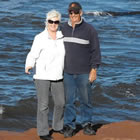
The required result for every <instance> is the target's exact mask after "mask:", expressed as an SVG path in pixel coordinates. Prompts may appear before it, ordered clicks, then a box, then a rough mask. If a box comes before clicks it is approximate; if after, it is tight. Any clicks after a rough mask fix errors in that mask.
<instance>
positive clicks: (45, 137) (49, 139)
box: [40, 135, 53, 140]
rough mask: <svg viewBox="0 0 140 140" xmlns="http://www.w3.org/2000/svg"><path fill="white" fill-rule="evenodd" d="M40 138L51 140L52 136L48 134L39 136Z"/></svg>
mask: <svg viewBox="0 0 140 140" xmlns="http://www.w3.org/2000/svg"><path fill="white" fill-rule="evenodd" d="M40 139H41V140H53V137H52V136H50V135H46V136H40Z"/></svg>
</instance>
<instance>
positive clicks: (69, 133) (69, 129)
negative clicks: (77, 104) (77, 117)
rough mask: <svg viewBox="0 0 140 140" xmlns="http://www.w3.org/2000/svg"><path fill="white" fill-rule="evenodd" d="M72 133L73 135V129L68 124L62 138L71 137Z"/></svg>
mask: <svg viewBox="0 0 140 140" xmlns="http://www.w3.org/2000/svg"><path fill="white" fill-rule="evenodd" d="M74 135H75V133H74V129H73V128H71V127H70V126H65V130H64V138H68V137H72V136H74Z"/></svg>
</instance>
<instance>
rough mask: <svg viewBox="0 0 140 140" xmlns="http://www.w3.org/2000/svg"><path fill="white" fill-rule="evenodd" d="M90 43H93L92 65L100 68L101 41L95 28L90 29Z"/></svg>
mask: <svg viewBox="0 0 140 140" xmlns="http://www.w3.org/2000/svg"><path fill="white" fill-rule="evenodd" d="M90 32H91V34H90V37H89V38H90V45H91V67H92V68H98V67H99V65H100V64H101V51H100V43H99V38H98V34H97V32H96V30H95V29H94V28H93V29H91V30H90Z"/></svg>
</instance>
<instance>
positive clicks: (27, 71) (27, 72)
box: [25, 66, 32, 74]
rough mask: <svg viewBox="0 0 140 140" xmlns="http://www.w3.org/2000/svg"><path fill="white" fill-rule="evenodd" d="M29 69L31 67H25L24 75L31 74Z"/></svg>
mask: <svg viewBox="0 0 140 140" xmlns="http://www.w3.org/2000/svg"><path fill="white" fill-rule="evenodd" d="M31 69H32V67H31V66H29V67H27V68H26V69H25V73H26V74H31V73H30V72H29V71H30V70H31Z"/></svg>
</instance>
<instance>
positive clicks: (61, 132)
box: [53, 129, 64, 134]
mask: <svg viewBox="0 0 140 140" xmlns="http://www.w3.org/2000/svg"><path fill="white" fill-rule="evenodd" d="M53 132H54V133H59V134H64V129H62V130H58V131H57V130H53Z"/></svg>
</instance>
